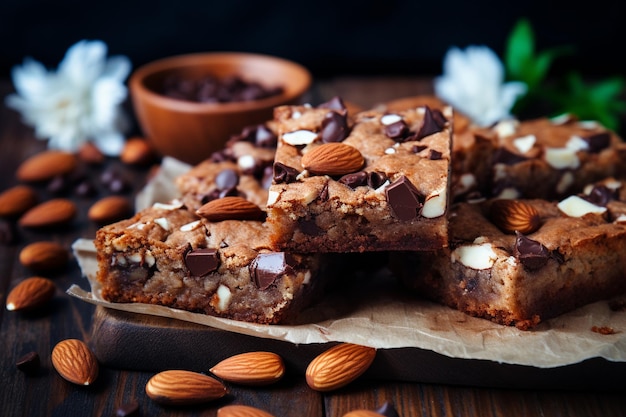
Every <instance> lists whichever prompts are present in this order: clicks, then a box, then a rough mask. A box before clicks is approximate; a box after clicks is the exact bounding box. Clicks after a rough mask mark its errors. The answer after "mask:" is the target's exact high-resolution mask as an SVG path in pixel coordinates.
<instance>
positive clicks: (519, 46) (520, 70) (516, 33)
mask: <svg viewBox="0 0 626 417" xmlns="http://www.w3.org/2000/svg"><path fill="white" fill-rule="evenodd" d="M534 54H535V36H534V34H533V30H532V27H531V26H530V22H529V21H528V20H527V19H525V18H522V19H520V20H518V22H517V23H516V25H515V26H514V27H513V30H512V31H511V34H510V35H509V38H508V40H507V43H506V49H505V55H504V64H505V68H506V70H507V73H508V74H509V76H510V77H511V78H513V79H517V80H522V79H523V78H524V73H525V72H526V68H527V66H528V64H529V63H531V62H532V59H533V56H534Z"/></svg>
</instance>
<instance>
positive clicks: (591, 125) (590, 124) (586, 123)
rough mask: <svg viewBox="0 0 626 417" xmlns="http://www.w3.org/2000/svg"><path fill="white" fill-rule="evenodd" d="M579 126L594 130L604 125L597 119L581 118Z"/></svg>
mask: <svg viewBox="0 0 626 417" xmlns="http://www.w3.org/2000/svg"><path fill="white" fill-rule="evenodd" d="M578 126H580V127H582V128H583V129H587V130H593V129H598V128H600V127H602V125H601V124H600V123H598V121H596V120H581V121H580V122H578Z"/></svg>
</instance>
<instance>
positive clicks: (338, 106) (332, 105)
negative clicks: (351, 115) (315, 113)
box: [317, 96, 346, 110]
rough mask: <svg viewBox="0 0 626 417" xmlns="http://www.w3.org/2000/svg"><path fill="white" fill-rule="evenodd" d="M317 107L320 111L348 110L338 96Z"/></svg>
mask: <svg viewBox="0 0 626 417" xmlns="http://www.w3.org/2000/svg"><path fill="white" fill-rule="evenodd" d="M317 107H318V108H320V109H330V110H346V105H345V104H344V102H343V100H342V99H341V97H338V96H335V97H333V98H331V99H330V100H328V101H327V102H325V103H322V104H319V105H318V106H317Z"/></svg>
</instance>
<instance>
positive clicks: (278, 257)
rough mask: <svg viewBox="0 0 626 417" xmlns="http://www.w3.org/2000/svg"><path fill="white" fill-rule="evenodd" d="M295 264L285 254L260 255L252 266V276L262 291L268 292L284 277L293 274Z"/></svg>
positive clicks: (288, 255) (290, 257)
mask: <svg viewBox="0 0 626 417" xmlns="http://www.w3.org/2000/svg"><path fill="white" fill-rule="evenodd" d="M295 264H296V262H295V260H294V259H293V257H292V256H291V255H290V254H288V253H285V252H271V253H260V254H258V255H257V257H256V258H254V261H252V263H251V264H250V276H251V277H252V280H253V281H254V283H255V284H256V286H257V287H258V288H259V289H260V290H266V289H267V288H269V286H270V285H272V284H273V283H274V281H276V279H278V278H280V277H281V276H282V275H284V274H291V273H293V266H294V265H295Z"/></svg>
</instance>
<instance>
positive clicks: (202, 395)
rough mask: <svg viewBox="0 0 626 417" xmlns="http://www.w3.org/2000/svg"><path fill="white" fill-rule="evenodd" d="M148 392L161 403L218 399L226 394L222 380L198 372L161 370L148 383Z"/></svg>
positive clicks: (183, 402) (200, 401) (173, 403)
mask: <svg viewBox="0 0 626 417" xmlns="http://www.w3.org/2000/svg"><path fill="white" fill-rule="evenodd" d="M146 394H148V397H150V398H151V399H152V400H153V401H155V402H157V403H160V404H170V405H187V404H198V403H203V402H207V401H212V400H217V399H218V398H222V397H223V396H224V395H226V387H225V386H224V384H222V383H221V382H220V381H218V380H217V379H215V378H212V377H210V376H208V375H204V374H201V373H198V372H192V371H183V370H170V371H163V372H159V373H158V374H156V375H154V376H153V377H152V378H150V380H149V381H148V383H147V384H146Z"/></svg>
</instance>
